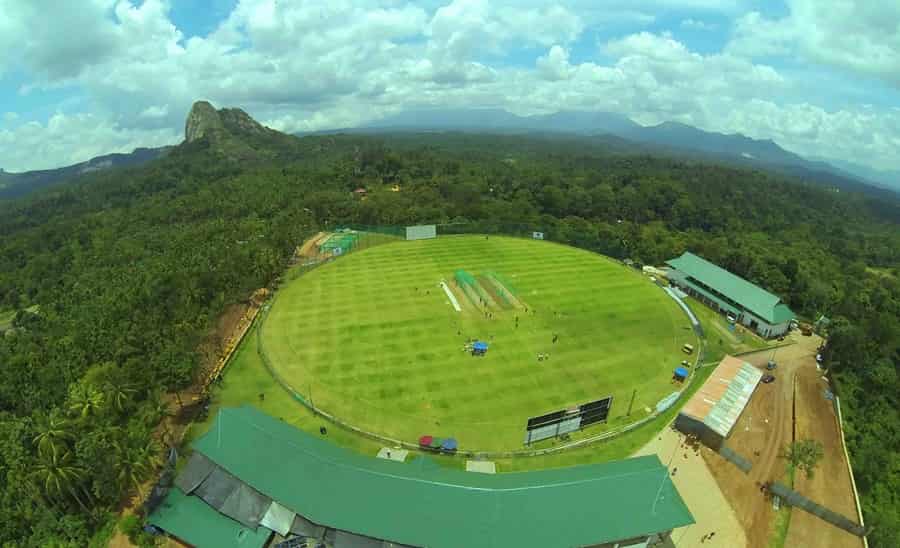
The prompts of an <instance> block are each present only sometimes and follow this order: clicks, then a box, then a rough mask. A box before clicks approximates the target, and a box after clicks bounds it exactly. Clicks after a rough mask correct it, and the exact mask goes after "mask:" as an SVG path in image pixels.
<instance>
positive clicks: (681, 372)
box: [675, 367, 688, 381]
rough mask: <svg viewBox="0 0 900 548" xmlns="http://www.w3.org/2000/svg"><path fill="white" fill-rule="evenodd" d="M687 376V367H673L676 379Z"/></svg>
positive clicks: (682, 378) (681, 379)
mask: <svg viewBox="0 0 900 548" xmlns="http://www.w3.org/2000/svg"><path fill="white" fill-rule="evenodd" d="M687 376H688V370H687V369H685V368H684V367H676V368H675V378H676V379H678V380H680V381H683V380H684V379H686V378H687Z"/></svg>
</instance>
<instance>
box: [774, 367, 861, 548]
mask: <svg viewBox="0 0 900 548" xmlns="http://www.w3.org/2000/svg"><path fill="white" fill-rule="evenodd" d="M828 389H829V386H828V383H827V382H826V381H825V380H824V379H822V378H821V372H819V371H817V370H816V369H815V367H812V368H809V367H804V368H801V369H800V370H798V371H797V395H796V398H797V409H798V410H799V409H803V410H804V412H803V413H801V412H799V411H798V413H797V439H812V440H818V441H820V442H822V446H823V449H824V453H825V455H824V457H823V458H822V461H821V463H820V464H819V466H818V468H817V469H816V470H815V474H814V475H813V477H812V478H807V477H806V474H804V473H798V474H797V475H796V477H795V480H794V489H796V490H797V491H798V492H800V493H802V494H803V495H805V496H807V497H809V498H810V499H812V500H813V501H815V502H818V503H819V504H821V505H823V506H825V507H826V508H829V509H831V510H833V511H835V512H838V513H840V514H843V515H845V516H847V517H848V518H851V519H853V521H855V522H856V521H857V519H856V502H855V501H854V500H853V490H852V486H851V484H850V471H849V469H848V468H847V462H846V461H845V460H844V451H843V449H842V448H841V434H840V431H839V430H838V423H837V414H836V413H835V410H834V405H833V404H832V402H831V401H830V400H828V399H826V398H825V396H824V392H825V390H828ZM785 546H786V547H787V548H793V547H798V548H799V547H801V546H817V547H822V548H844V547H846V548H861V547H862V540H861V539H860V538H859V537H857V536H854V535H852V534H850V533H848V532H847V531H844V530H843V529H840V528H838V527H834V526H833V525H830V524H828V523H825V522H823V521H822V520H820V519H819V518H817V517H815V516H813V515H812V514H809V513H807V512H803V511H799V510H794V511H793V513H792V514H791V526H790V529H788V536H787V542H785Z"/></svg>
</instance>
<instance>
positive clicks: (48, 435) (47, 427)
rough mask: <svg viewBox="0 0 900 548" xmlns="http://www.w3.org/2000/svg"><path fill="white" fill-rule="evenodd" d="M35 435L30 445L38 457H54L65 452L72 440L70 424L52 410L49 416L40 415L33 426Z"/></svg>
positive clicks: (57, 412)
mask: <svg viewBox="0 0 900 548" xmlns="http://www.w3.org/2000/svg"><path fill="white" fill-rule="evenodd" d="M35 428H36V430H37V433H36V434H35V435H34V437H33V438H32V443H34V445H35V447H37V450H38V454H40V455H55V454H58V453H60V452H61V451H63V450H67V449H68V447H67V443H68V441H69V440H71V439H72V437H73V436H72V423H71V422H69V420H67V419H66V418H65V417H63V416H62V415H61V414H60V413H59V411H57V410H56V409H54V410H53V411H52V412H51V413H50V414H49V415H40V416H38V418H37V422H36V424H35Z"/></svg>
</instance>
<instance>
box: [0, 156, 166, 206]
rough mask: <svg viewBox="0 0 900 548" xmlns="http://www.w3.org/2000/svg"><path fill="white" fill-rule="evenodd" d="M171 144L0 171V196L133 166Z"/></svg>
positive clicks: (151, 158)
mask: <svg viewBox="0 0 900 548" xmlns="http://www.w3.org/2000/svg"><path fill="white" fill-rule="evenodd" d="M171 148H172V147H159V148H136V149H134V151H133V152H130V153H125V154H120V153H115V154H106V155H103V156H97V157H96V158H91V159H90V160H88V161H86V162H80V163H77V164H74V165H71V166H66V167H60V168H56V169H42V170H38V171H25V172H22V173H7V172H5V171H2V170H0V199H3V198H16V197H19V196H24V195H25V194H28V193H29V192H34V191H35V190H39V189H41V188H46V187H49V186H52V185H55V184H59V183H62V182H65V181H68V180H69V179H73V178H75V177H77V176H79V175H85V174H87V173H92V172H95V171H101V170H106V169H112V168H117V167H125V166H137V165H141V164H144V163H147V162H149V161H151V160H155V159H156V158H159V157H160V156H162V155H163V154H166V153H167V152H168V151H169V149H171Z"/></svg>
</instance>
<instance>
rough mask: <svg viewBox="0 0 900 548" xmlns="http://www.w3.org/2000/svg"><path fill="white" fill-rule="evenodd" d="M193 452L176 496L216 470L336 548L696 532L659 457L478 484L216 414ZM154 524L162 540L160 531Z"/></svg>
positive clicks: (253, 413)
mask: <svg viewBox="0 0 900 548" xmlns="http://www.w3.org/2000/svg"><path fill="white" fill-rule="evenodd" d="M193 448H194V451H195V456H197V454H199V455H200V457H198V462H197V463H195V464H194V465H192V464H191V463H189V466H187V467H185V469H186V470H187V469H188V468H192V469H193V471H192V472H190V474H191V475H193V477H192V478H182V477H179V479H178V480H176V485H181V486H187V488H188V489H189V490H190V489H194V488H195V486H196V485H198V484H199V485H200V487H196V489H197V492H200V493H202V492H203V491H204V487H203V485H202V478H203V477H213V476H215V475H216V473H217V472H216V471H215V470H213V471H212V472H210V471H209V469H210V467H213V468H216V469H221V470H222V471H225V472H227V473H228V474H230V475H231V476H233V477H234V478H237V479H238V480H239V481H240V482H243V483H245V484H246V485H247V486H248V487H249V488H252V490H253V491H254V492H255V493H258V494H259V495H260V496H263V497H267V498H269V499H271V500H272V501H273V502H274V503H277V504H278V505H280V506H281V507H283V508H285V509H287V510H289V511H290V512H294V513H296V518H295V521H294V524H295V525H296V524H297V520H302V523H303V524H308V525H306V527H312V526H319V527H321V528H324V529H325V531H326V533H325V534H324V538H325V540H326V542H328V541H330V540H332V539H333V540H334V544H333V545H334V546H336V547H337V548H340V544H341V542H342V540H341V539H355V540H354V542H361V540H362V539H364V540H366V541H367V542H368V543H369V544H370V545H372V546H396V545H404V546H428V547H434V548H440V547H445V546H446V547H457V546H466V547H478V546H485V547H501V546H540V547H551V546H602V547H614V546H617V543H621V545H622V546H626V545H627V546H647V543H648V542H651V541H653V540H657V539H664V538H666V537H667V536H668V535H669V534H670V532H671V531H672V529H674V528H677V527H682V526H685V525H689V524H691V523H693V522H694V520H693V517H692V516H691V513H690V511H689V510H688V508H687V506H685V503H684V501H683V500H682V499H681V496H680V495H679V494H678V491H677V490H676V489H675V486H674V485H673V484H672V481H671V479H670V478H669V474H668V470H667V469H666V467H665V466H663V465H662V463H661V462H660V461H659V458H658V457H656V456H655V455H654V456H647V457H639V458H634V459H628V460H623V461H617V462H610V463H606V464H594V465H585V466H576V467H571V468H560V469H553V470H544V471H537V472H518V473H508V474H496V475H490V474H474V473H469V472H463V471H461V470H450V469H446V468H441V467H434V466H420V465H417V464H408V463H401V462H396V461H391V460H386V459H376V458H373V457H367V456H363V455H360V454H357V453H353V452H351V451H348V450H346V449H342V448H340V447H337V446H335V445H333V444H331V443H329V442H328V441H327V440H326V439H324V438H321V437H318V436H313V435H310V434H307V433H306V432H303V431H301V430H298V429H297V428H294V427H293V426H290V425H288V424H286V423H284V422H282V421H280V420H277V419H274V418H272V417H270V416H268V415H266V414H264V413H262V412H260V411H258V410H256V409H254V408H253V407H250V406H243V407H239V408H226V409H222V410H221V411H220V412H219V414H218V416H217V418H216V422H215V424H213V426H212V428H211V429H210V430H209V432H207V433H206V434H205V435H204V436H203V437H202V438H200V439H199V440H197V441H196V442H195V443H194V445H193ZM176 490H177V489H176V488H173V492H174V491H176ZM207 491H210V490H209V489H207ZM212 491H215V489H212ZM188 498H189V499H190V498H194V497H188ZM201 504H204V503H202V502H201ZM225 506H228V505H225ZM207 508H208V510H209V511H210V512H215V510H213V509H212V508H211V507H207ZM224 519H229V518H224ZM264 522H265V520H263V521H261V522H260V526H259V528H258V529H264V527H263V525H262V523H264ZM151 523H154V524H156V525H158V526H159V527H161V528H162V529H166V525H165V521H164V520H163V521H161V520H158V519H157V520H156V521H153V520H151ZM199 526H200V525H198V527H199ZM291 530H292V531H293V530H294V529H293V528H292V529H291ZM329 535H330V537H329ZM184 538H185V539H187V540H189V537H184ZM625 541H627V542H628V544H626V543H625ZM346 542H350V541H349V540H346ZM346 546H350V544H346Z"/></svg>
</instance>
